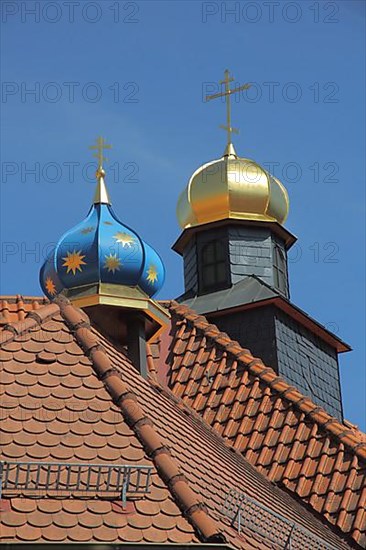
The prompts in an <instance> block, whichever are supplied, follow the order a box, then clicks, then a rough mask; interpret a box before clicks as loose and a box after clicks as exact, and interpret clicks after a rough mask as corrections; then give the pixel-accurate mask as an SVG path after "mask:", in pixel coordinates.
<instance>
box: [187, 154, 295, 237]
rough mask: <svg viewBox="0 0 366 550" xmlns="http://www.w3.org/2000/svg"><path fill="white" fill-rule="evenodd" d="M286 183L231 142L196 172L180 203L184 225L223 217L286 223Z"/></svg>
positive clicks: (287, 207) (199, 223)
mask: <svg viewBox="0 0 366 550" xmlns="http://www.w3.org/2000/svg"><path fill="white" fill-rule="evenodd" d="M288 211H289V199H288V194H287V191H286V189H285V187H284V186H283V185H282V183H281V182H280V181H279V180H278V179H277V178H275V177H274V176H272V175H271V174H270V173H269V172H268V171H267V170H265V169H264V168H263V167H262V166H260V165H259V164H257V163H256V162H255V161H254V160H250V159H247V158H242V157H238V156H237V154H236V152H235V149H234V146H233V145H232V144H231V143H230V144H229V145H228V146H227V148H226V150H225V153H224V155H223V156H222V157H221V158H219V159H217V160H213V161H211V162H208V163H206V164H204V165H202V166H200V168H198V170H196V171H195V172H194V174H193V175H192V177H191V178H190V180H189V182H188V185H187V187H186V188H185V189H184V191H183V192H182V193H181V195H180V197H179V199H178V204H177V217H178V221H179V224H180V225H181V227H182V228H187V227H192V226H196V225H201V224H204V223H209V222H213V221H218V220H223V219H237V220H256V221H267V222H279V223H281V224H282V223H284V221H285V220H286V218H287V215H288Z"/></svg>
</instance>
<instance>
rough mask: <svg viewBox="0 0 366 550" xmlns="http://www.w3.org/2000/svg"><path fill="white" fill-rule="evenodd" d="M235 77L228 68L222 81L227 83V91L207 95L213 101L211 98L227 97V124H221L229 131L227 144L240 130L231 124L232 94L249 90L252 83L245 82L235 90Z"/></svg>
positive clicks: (221, 82) (207, 99) (208, 99)
mask: <svg viewBox="0 0 366 550" xmlns="http://www.w3.org/2000/svg"><path fill="white" fill-rule="evenodd" d="M233 80H234V78H233V77H232V76H230V73H229V71H228V69H226V71H225V79H224V80H221V81H220V84H225V91H224V92H222V93H218V94H212V95H207V96H206V101H211V99H216V98H217V97H225V98H226V126H224V125H221V126H220V128H222V129H223V130H226V132H227V144H228V145H230V143H231V134H238V133H239V130H238V129H237V128H233V127H232V126H231V103H230V96H231V95H232V94H235V93H237V92H241V91H242V90H247V89H248V88H250V84H243V86H238V87H237V88H234V89H233V90H230V82H233Z"/></svg>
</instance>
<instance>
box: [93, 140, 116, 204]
mask: <svg viewBox="0 0 366 550" xmlns="http://www.w3.org/2000/svg"><path fill="white" fill-rule="evenodd" d="M111 148H112V145H110V144H109V143H106V142H105V141H104V138H103V137H101V136H99V137H98V138H97V140H96V145H90V147H89V149H93V150H95V151H96V153H93V157H96V158H97V159H98V168H97V171H96V173H95V177H96V178H97V182H98V183H97V188H96V190H95V195H94V204H111V201H110V200H109V195H108V191H107V187H106V184H105V181H104V176H105V171H104V168H103V161H105V160H108V159H107V158H106V157H105V156H104V155H103V150H104V149H111Z"/></svg>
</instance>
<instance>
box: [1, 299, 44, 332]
mask: <svg viewBox="0 0 366 550" xmlns="http://www.w3.org/2000/svg"><path fill="white" fill-rule="evenodd" d="M47 303H48V300H47V298H46V297H45V296H44V297H39V296H21V295H20V294H18V295H17V296H2V297H1V299H0V327H1V326H3V325H6V323H11V322H12V321H22V320H23V319H24V318H25V316H26V315H27V313H28V312H29V311H34V310H36V309H38V308H40V307H41V306H42V305H44V304H47Z"/></svg>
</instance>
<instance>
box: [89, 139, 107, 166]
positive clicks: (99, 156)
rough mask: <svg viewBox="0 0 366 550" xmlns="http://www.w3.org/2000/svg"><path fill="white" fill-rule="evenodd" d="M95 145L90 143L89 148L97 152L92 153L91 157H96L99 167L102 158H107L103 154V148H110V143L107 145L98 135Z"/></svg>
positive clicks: (101, 163)
mask: <svg viewBox="0 0 366 550" xmlns="http://www.w3.org/2000/svg"><path fill="white" fill-rule="evenodd" d="M96 141H97V144H96V145H90V147H89V149H94V150H96V151H97V152H96V153H93V157H96V158H97V159H98V168H101V167H102V165H103V161H104V160H108V159H106V158H105V157H104V156H103V150H104V149H112V145H109V144H108V143H106V142H105V141H104V138H102V137H98V138H97V140H96Z"/></svg>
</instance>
